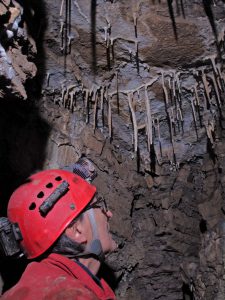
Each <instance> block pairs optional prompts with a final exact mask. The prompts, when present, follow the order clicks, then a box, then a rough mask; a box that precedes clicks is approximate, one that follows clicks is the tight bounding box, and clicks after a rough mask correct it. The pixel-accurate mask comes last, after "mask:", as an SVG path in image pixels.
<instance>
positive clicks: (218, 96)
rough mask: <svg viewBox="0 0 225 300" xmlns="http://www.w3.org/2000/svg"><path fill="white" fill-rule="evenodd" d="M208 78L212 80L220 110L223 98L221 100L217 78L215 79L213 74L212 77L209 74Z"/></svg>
mask: <svg viewBox="0 0 225 300" xmlns="http://www.w3.org/2000/svg"><path fill="white" fill-rule="evenodd" d="M207 76H208V77H209V78H210V79H211V80H212V83H213V87H214V90H215V94H216V95H215V96H216V99H217V105H218V108H219V109H221V98H220V94H219V90H218V86H217V82H216V78H215V76H214V74H212V75H210V74H208V75H207Z"/></svg>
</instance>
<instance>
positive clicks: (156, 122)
mask: <svg viewBox="0 0 225 300" xmlns="http://www.w3.org/2000/svg"><path fill="white" fill-rule="evenodd" d="M154 123H155V124H156V127H157V135H158V142H159V150H160V156H161V157H162V142H161V133H160V123H159V118H156V119H155V120H154Z"/></svg>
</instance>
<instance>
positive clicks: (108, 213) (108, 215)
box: [106, 210, 113, 219]
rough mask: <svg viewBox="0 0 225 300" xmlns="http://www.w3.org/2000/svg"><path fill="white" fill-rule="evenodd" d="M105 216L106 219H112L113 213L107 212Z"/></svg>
mask: <svg viewBox="0 0 225 300" xmlns="http://www.w3.org/2000/svg"><path fill="white" fill-rule="evenodd" d="M106 216H107V218H108V219H111V218H112V216H113V213H112V212H111V210H107V212H106Z"/></svg>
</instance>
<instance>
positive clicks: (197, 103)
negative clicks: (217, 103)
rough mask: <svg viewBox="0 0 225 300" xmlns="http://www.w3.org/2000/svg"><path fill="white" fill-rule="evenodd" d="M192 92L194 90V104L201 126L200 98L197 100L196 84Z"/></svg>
mask: <svg viewBox="0 0 225 300" xmlns="http://www.w3.org/2000/svg"><path fill="white" fill-rule="evenodd" d="M193 92H194V95H195V101H196V106H197V112H198V118H199V123H200V126H201V127H202V117H201V111H200V100H199V96H198V90H197V84H196V85H195V86H194V88H193Z"/></svg>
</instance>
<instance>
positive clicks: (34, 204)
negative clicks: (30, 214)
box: [29, 202, 36, 210]
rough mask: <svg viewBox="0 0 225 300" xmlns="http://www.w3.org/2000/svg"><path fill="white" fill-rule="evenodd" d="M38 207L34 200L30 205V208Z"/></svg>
mask: <svg viewBox="0 0 225 300" xmlns="http://www.w3.org/2000/svg"><path fill="white" fill-rule="evenodd" d="M35 208H36V203H35V202H32V203H31V205H30V206H29V210H34V209H35Z"/></svg>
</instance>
